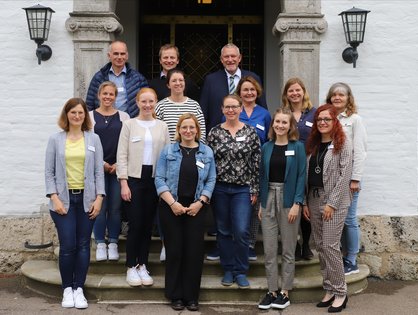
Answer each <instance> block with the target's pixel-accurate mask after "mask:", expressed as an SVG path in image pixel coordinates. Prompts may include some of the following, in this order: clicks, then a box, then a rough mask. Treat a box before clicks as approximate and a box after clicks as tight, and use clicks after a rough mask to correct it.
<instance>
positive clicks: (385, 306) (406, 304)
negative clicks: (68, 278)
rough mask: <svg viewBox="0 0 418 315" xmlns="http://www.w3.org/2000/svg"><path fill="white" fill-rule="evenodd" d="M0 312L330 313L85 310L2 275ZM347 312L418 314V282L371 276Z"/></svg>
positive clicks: (302, 309) (299, 310) (306, 306)
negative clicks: (70, 307) (70, 306)
mask: <svg viewBox="0 0 418 315" xmlns="http://www.w3.org/2000/svg"><path fill="white" fill-rule="evenodd" d="M0 314H7V315H15V314H25V315H26V314H42V315H49V314H84V315H88V314H98V315H106V314H158V315H165V314H196V315H199V314H203V315H212V314H224V315H235V314H243V315H250V314H283V315H293V314H303V315H311V314H312V315H315V314H328V313H327V312H326V309H318V308H316V307H315V305H314V304H312V303H300V304H292V305H290V306H289V307H288V308H287V309H286V310H284V311H282V312H280V311H277V310H269V311H259V310H258V309H257V306H256V305H225V304H223V305H201V308H200V311H199V312H194V313H192V312H189V311H186V310H185V311H182V312H175V311H173V310H171V308H170V307H169V306H168V305H150V304H113V305H110V304H98V303H90V305H89V308H88V309H86V310H83V311H80V310H76V309H69V310H68V309H63V308H61V305H60V301H59V300H58V299H51V298H45V297H43V296H41V295H38V294H36V293H34V292H32V291H30V290H28V289H26V288H25V287H24V286H23V285H22V281H21V278H20V277H7V276H2V275H0ZM343 314H356V315H362V314H367V315H374V314H379V315H385V314H388V315H409V314H411V315H412V314H418V282H411V281H380V280H375V279H369V287H368V288H367V290H366V291H365V292H363V293H362V294H359V295H356V296H352V297H350V300H349V301H348V307H347V309H346V310H344V311H343Z"/></svg>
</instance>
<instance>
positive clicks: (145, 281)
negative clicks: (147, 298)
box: [138, 264, 154, 285]
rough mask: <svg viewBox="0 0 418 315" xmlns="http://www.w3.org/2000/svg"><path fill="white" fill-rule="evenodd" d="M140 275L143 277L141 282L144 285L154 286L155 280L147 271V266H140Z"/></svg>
mask: <svg viewBox="0 0 418 315" xmlns="http://www.w3.org/2000/svg"><path fill="white" fill-rule="evenodd" d="M138 274H139V276H140V277H141V281H142V284H143V285H153V284H154V280H152V278H151V276H150V275H149V271H148V270H147V266H145V264H144V265H141V266H139V269H138Z"/></svg>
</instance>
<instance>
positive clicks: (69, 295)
mask: <svg viewBox="0 0 418 315" xmlns="http://www.w3.org/2000/svg"><path fill="white" fill-rule="evenodd" d="M61 306H62V307H65V308H70V307H74V295H73V288H71V287H67V288H65V289H64V293H63V294H62V302H61Z"/></svg>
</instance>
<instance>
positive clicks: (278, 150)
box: [269, 144, 287, 183]
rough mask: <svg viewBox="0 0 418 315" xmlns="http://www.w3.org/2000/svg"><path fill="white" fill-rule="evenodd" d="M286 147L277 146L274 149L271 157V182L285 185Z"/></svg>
mask: <svg viewBox="0 0 418 315" xmlns="http://www.w3.org/2000/svg"><path fill="white" fill-rule="evenodd" d="M286 150H287V144H286V145H277V144H275V145H274V147H273V152H272V153H271V157H270V171H269V182H271V183H283V182H284V177H285V174H286V155H285V152H286Z"/></svg>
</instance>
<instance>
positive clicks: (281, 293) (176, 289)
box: [45, 41, 366, 312]
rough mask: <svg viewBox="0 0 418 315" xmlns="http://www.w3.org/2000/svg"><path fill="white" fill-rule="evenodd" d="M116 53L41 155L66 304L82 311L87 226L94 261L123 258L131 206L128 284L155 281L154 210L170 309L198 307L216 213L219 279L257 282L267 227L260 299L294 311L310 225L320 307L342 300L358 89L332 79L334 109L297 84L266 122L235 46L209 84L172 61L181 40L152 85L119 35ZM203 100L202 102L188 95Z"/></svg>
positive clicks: (352, 226)
mask: <svg viewBox="0 0 418 315" xmlns="http://www.w3.org/2000/svg"><path fill="white" fill-rule="evenodd" d="M108 56H109V63H108V64H107V65H105V66H104V67H103V68H102V69H101V70H100V71H98V72H97V73H96V74H95V75H94V77H93V79H92V81H91V83H90V87H89V91H88V94H87V99H86V102H84V100H83V99H80V98H71V99H70V100H68V101H67V102H66V104H65V105H64V108H63V109H62V112H61V116H60V119H59V126H60V127H61V129H62V131H61V132H59V133H57V134H54V135H53V136H51V138H50V140H49V142H48V146H47V151H46V164H45V178H46V191H47V197H49V198H50V200H51V202H50V210H51V211H50V213H51V216H52V218H53V220H54V223H55V225H56V228H57V232H58V237H59V242H60V254H59V268H60V273H61V278H62V288H63V290H64V292H63V300H62V306H63V307H66V308H69V307H76V308H86V307H87V306H88V303H87V300H86V298H85V296H84V293H83V287H84V283H85V279H86V275H87V270H88V266H89V262H90V237H91V233H92V231H93V232H94V238H95V242H96V260H97V261H104V260H107V259H108V260H118V259H119V251H118V238H119V232H120V227H121V226H120V222H121V215H120V213H121V207H122V204H123V208H124V210H125V211H126V217H127V220H128V223H129V230H128V235H127V243H126V267H127V273H126V281H127V283H128V284H129V285H131V286H139V285H145V286H147V285H152V284H153V279H152V277H151V275H150V271H148V269H147V265H148V255H149V249H150V242H151V234H152V226H153V222H154V218H155V217H156V215H157V219H158V220H157V221H158V224H159V226H160V230H161V232H160V235H161V237H162V238H163V239H164V240H163V242H164V248H165V252H166V264H165V265H166V272H165V295H166V297H167V298H168V299H169V300H170V301H171V307H172V308H173V309H175V310H182V309H184V308H187V309H188V310H190V311H196V310H198V309H199V303H198V301H199V288H200V281H201V275H202V269H203V259H204V230H205V217H206V215H205V213H206V211H208V208H211V210H212V213H213V216H214V222H215V225H216V234H217V248H218V249H219V253H220V263H221V266H222V268H223V271H224V274H223V277H222V279H221V283H222V285H224V286H230V285H232V284H233V283H236V284H237V285H238V286H239V287H241V288H246V287H249V286H250V283H249V281H248V279H247V273H248V270H249V266H250V265H249V257H250V256H251V255H250V252H251V251H254V246H255V241H256V237H257V232H258V229H259V225H260V222H261V228H262V234H263V245H264V254H265V268H266V276H267V283H268V293H267V294H266V296H265V297H264V298H263V299H262V301H261V302H260V303H259V305H258V307H259V308H260V309H269V308H270V307H273V308H279V309H283V308H286V307H287V306H288V305H290V300H289V291H290V290H292V288H293V278H294V270H295V260H297V259H301V258H304V259H312V257H313V253H312V251H311V249H310V246H309V240H310V234H311V229H312V236H313V240H314V243H315V247H316V250H317V252H318V256H319V260H320V266H321V273H322V275H323V278H324V281H323V286H324V290H325V295H324V298H323V299H322V301H321V302H319V303H318V304H317V306H318V307H329V309H328V311H329V312H339V311H341V310H342V309H343V308H345V306H346V304H347V299H348V298H347V286H346V283H345V278H344V274H346V275H347V274H351V273H356V272H359V269H358V267H357V263H356V257H357V253H358V249H359V228H358V222H357V219H356V206H357V198H358V193H359V191H360V180H361V176H362V172H363V167H364V161H365V157H366V132H365V128H364V125H363V123H362V120H361V118H360V116H358V114H357V108H356V104H355V102H354V98H353V95H352V93H351V89H350V87H349V86H348V85H346V84H344V83H336V84H334V85H333V86H332V87H331V88H330V91H329V93H328V96H327V100H326V103H327V104H325V105H323V106H320V107H319V108H318V109H316V108H315V107H313V106H312V103H311V102H310V100H309V95H308V92H307V91H306V88H305V85H304V84H303V82H302V81H301V80H300V79H298V78H293V79H290V80H288V82H287V83H286V85H285V87H284V90H283V95H282V104H281V106H280V107H279V108H278V109H277V110H276V111H275V112H274V114H273V116H270V113H269V111H268V110H267V104H266V101H265V97H264V93H263V90H262V85H261V80H260V78H259V77H258V76H257V75H256V74H255V73H253V72H250V71H245V70H242V69H240V68H239V63H240V61H241V54H240V51H239V48H238V47H237V46H235V45H234V44H227V45H225V46H224V47H223V48H222V50H221V58H220V59H221V63H222V64H223V67H224V69H221V70H219V71H217V72H215V73H212V74H209V75H208V76H207V77H206V79H205V82H204V85H203V87H202V90H201V91H199V89H198V88H197V86H196V85H195V84H194V83H193V81H191V79H190V78H188V77H187V76H185V74H184V72H183V71H181V70H179V69H178V68H177V65H178V63H179V52H178V49H177V47H175V46H173V45H170V44H167V45H164V46H162V47H161V49H160V53H159V57H160V64H161V66H162V71H161V75H160V77H159V78H157V79H153V80H150V81H149V84H148V82H147V80H146V79H145V78H144V77H143V76H142V75H141V74H140V73H138V72H137V71H136V70H134V69H133V68H132V67H131V66H130V65H129V63H127V60H128V51H127V47H126V44H125V43H123V42H121V41H116V42H113V43H112V44H111V45H110V47H109V52H108ZM148 85H149V87H148ZM152 87H154V88H152ZM199 94H200V98H199V102H198V101H197V100H195V99H193V98H192V97H191V95H193V97H196V98H197V97H198V96H199ZM352 195H353V196H354V199H352V198H351V197H352ZM209 204H210V207H209V206H208V205H209ZM311 225H312V228H311ZM299 227H300V230H301V241H302V245H299V242H298V234H299ZM343 229H344V230H345V233H344V235H343ZM106 231H107V243H106ZM279 236H280V240H281V242H280V243H281V246H282V251H281V253H282V268H281V282H280V283H281V288H280V290H279V285H278V284H279V281H278V278H279V276H278V261H277V253H278V244H279ZM342 236H343V237H342ZM340 246H343V251H344V258H343V257H342V254H341V250H340Z"/></svg>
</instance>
